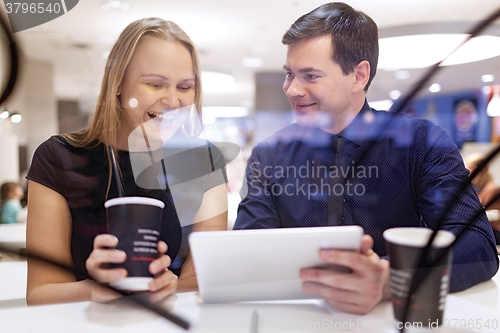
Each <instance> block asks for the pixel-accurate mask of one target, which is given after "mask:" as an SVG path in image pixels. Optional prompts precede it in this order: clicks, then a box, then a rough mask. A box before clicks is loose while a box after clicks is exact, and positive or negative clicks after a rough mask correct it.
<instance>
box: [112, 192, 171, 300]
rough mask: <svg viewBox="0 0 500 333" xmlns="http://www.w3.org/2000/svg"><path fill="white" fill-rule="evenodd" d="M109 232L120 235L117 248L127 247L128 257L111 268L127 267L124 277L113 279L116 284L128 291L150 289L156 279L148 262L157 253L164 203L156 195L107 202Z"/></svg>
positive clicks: (153, 258)
mask: <svg viewBox="0 0 500 333" xmlns="http://www.w3.org/2000/svg"><path fill="white" fill-rule="evenodd" d="M104 207H106V222H107V228H108V233H109V234H112V235H114V236H116V237H117V238H118V245H117V246H116V249H117V250H121V251H124V252H125V253H126V254H127V259H126V261H125V262H124V263H122V264H110V267H111V268H115V267H121V268H125V269H126V270H127V272H128V275H127V277H126V278H125V279H123V280H120V281H115V282H111V283H110V285H111V286H112V287H114V288H117V289H121V290H129V291H141V290H148V289H149V287H148V284H149V282H150V281H151V280H152V279H153V275H152V274H151V273H149V269H148V267H149V264H150V263H151V261H153V260H155V259H156V258H157V257H158V250H157V246H158V239H159V237H160V226H161V217H162V213H163V208H164V207H165V204H164V203H163V202H162V201H160V200H157V199H152V198H144V197H121V198H115V199H110V200H108V201H106V202H105V203H104Z"/></svg>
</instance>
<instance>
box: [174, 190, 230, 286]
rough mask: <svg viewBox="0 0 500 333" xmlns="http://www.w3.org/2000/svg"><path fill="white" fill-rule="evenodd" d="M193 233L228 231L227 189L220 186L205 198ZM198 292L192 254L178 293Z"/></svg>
mask: <svg viewBox="0 0 500 333" xmlns="http://www.w3.org/2000/svg"><path fill="white" fill-rule="evenodd" d="M194 222H195V223H194V224H193V231H211V230H226V229H227V187H226V184H221V185H218V186H216V187H214V188H212V189H210V190H208V191H207V192H205V195H204V196H203V201H202V203H201V206H200V209H199V210H198V212H197V213H196V215H195V217H194ZM194 290H198V282H197V280H196V272H195V270H194V265H193V259H192V258H191V254H189V255H188V257H187V259H186V261H185V262H184V264H183V265H182V267H181V274H180V277H179V284H178V287H177V291H181V292H183V291H194Z"/></svg>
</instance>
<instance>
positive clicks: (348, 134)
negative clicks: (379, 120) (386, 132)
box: [338, 99, 375, 146]
mask: <svg viewBox="0 0 500 333" xmlns="http://www.w3.org/2000/svg"><path fill="white" fill-rule="evenodd" d="M374 120H375V114H374V110H372V108H370V106H369V105H368V102H367V101H366V99H365V103H364V104H363V107H362V108H361V110H360V111H359V113H358V114H357V116H356V117H355V118H354V119H353V120H352V121H351V123H350V124H349V125H347V127H346V128H344V130H343V131H342V132H340V133H339V134H338V135H341V136H343V137H344V138H346V139H348V140H350V141H352V142H354V143H355V144H357V145H358V146H362V145H363V143H364V142H365V141H367V139H368V138H369V137H370V134H369V133H370V132H371V131H370V129H371V128H372V126H371V125H372V123H373V122H374Z"/></svg>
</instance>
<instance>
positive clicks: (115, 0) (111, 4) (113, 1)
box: [101, 0, 130, 10]
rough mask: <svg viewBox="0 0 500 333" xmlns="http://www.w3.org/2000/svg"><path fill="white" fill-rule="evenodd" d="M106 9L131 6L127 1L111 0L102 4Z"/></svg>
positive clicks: (126, 8) (119, 8)
mask: <svg viewBox="0 0 500 333" xmlns="http://www.w3.org/2000/svg"><path fill="white" fill-rule="evenodd" d="M101 7H102V9H104V10H129V9H130V6H129V4H128V2H126V1H119V0H109V1H104V2H103V3H102V5H101Z"/></svg>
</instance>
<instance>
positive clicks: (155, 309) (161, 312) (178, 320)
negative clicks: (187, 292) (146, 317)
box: [0, 145, 189, 330]
mask: <svg viewBox="0 0 500 333" xmlns="http://www.w3.org/2000/svg"><path fill="white" fill-rule="evenodd" d="M108 151H109V155H110V157H111V165H112V167H113V178H114V179H115V182H116V189H117V191H118V197H123V196H124V195H123V191H122V187H121V181H120V177H119V173H118V167H117V164H116V157H115V151H114V150H113V146H112V145H109V146H108ZM0 249H2V248H1V247H0ZM28 257H33V256H31V255H28ZM36 257H37V258H36V259H39V260H43V261H45V262H49V263H51V264H53V265H56V266H57V267H61V268H64V269H67V270H71V271H72V272H74V271H75V270H74V269H72V268H70V267H67V266H65V265H62V264H60V263H57V262H53V261H50V260H47V259H45V258H40V257H38V256H36ZM84 275H87V276H86V277H87V278H88V279H90V280H92V281H94V282H96V281H95V280H94V279H92V278H91V277H90V276H89V275H88V274H84ZM96 283H98V282H96ZM100 285H102V284H100ZM104 286H105V287H106V288H109V289H112V290H114V291H116V292H117V293H119V294H121V295H123V296H129V294H128V293H127V292H124V291H122V290H119V289H115V288H113V287H111V286H109V285H108V284H106V285H104ZM127 299H130V300H132V301H133V302H135V303H137V304H140V305H142V306H143V307H145V308H147V309H149V310H151V311H153V312H155V313H157V314H159V315H160V316H162V317H164V318H166V319H168V320H170V321H171V322H173V323H174V324H177V325H178V326H180V327H182V328H184V329H186V330H187V329H189V323H188V322H187V321H185V320H184V319H182V318H180V317H178V316H176V315H174V314H172V313H170V312H168V311H166V310H164V309H162V308H160V307H159V306H157V305H154V304H151V303H149V302H147V301H145V300H143V299H142V298H140V297H134V296H132V297H130V298H128V297H127Z"/></svg>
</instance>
